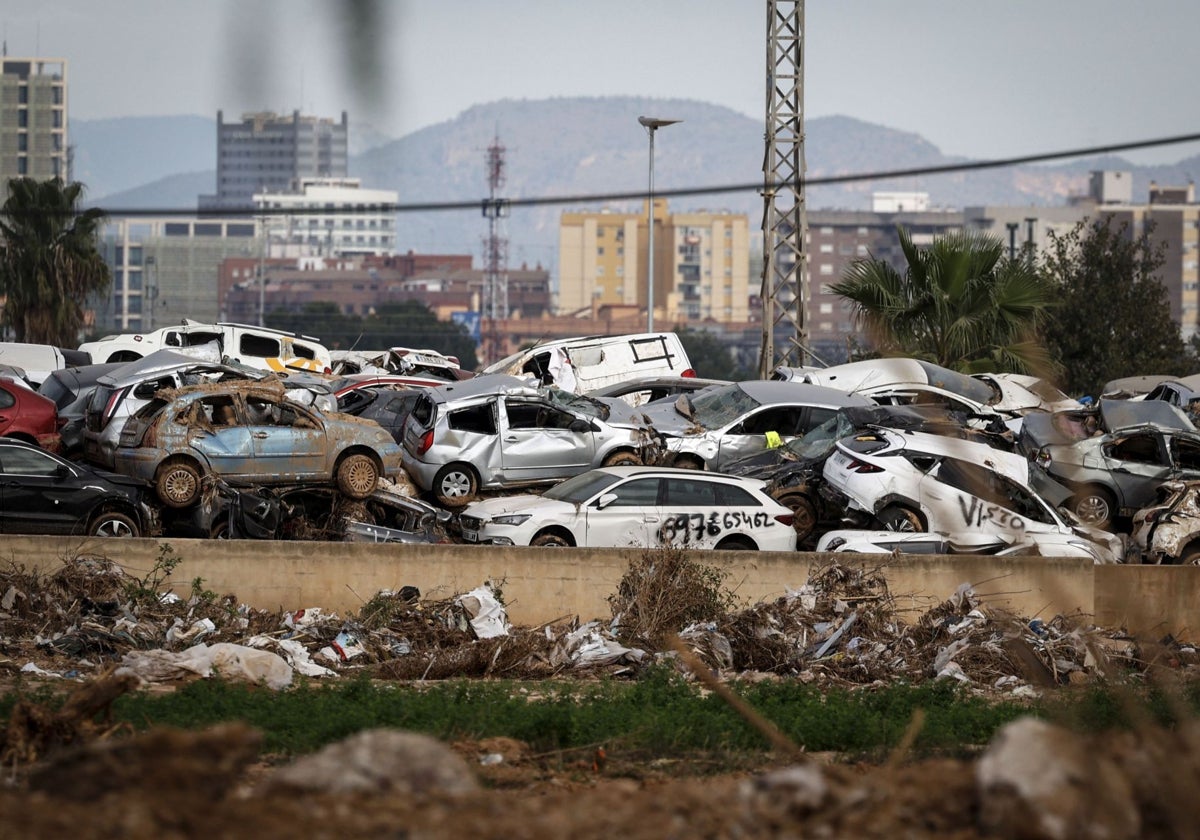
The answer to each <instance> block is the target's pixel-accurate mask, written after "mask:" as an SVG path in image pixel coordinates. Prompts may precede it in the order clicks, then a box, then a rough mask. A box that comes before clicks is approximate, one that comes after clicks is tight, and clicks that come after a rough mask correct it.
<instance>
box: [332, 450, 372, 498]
mask: <svg viewBox="0 0 1200 840" xmlns="http://www.w3.org/2000/svg"><path fill="white" fill-rule="evenodd" d="M378 486H379V467H377V466H376V465H375V459H374V458H372V457H371V456H370V455H364V454H363V453H361V452H356V453H354V454H353V455H347V456H346V457H345V458H343V459H342V460H341V461H340V462H339V463H338V466H337V488H338V490H340V491H341V492H342V494H343V495H345V496H348V497H349V498H351V499H365V498H367V497H368V496H370V495H371V494H372V493H374V492H375V488H376V487H378Z"/></svg>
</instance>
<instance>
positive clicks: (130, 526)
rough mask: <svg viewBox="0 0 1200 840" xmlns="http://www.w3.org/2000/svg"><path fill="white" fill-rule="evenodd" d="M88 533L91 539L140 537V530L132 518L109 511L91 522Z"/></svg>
mask: <svg viewBox="0 0 1200 840" xmlns="http://www.w3.org/2000/svg"><path fill="white" fill-rule="evenodd" d="M88 533H89V534H91V535H92V536H93V537H140V536H141V535H142V533H141V530H140V529H139V528H138V526H137V523H136V522H134V521H133V519H132V518H130V517H128V516H126V515H125V514H123V513H116V512H114V511H109V512H107V513H102V514H100V515H99V516H97V517H96V518H95V519H93V520H92V524H91V527H90V528H88Z"/></svg>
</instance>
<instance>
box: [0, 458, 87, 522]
mask: <svg viewBox="0 0 1200 840" xmlns="http://www.w3.org/2000/svg"><path fill="white" fill-rule="evenodd" d="M93 493H94V491H89V490H88V489H86V488H80V487H79V485H78V482H77V481H76V480H75V474H74V472H73V470H72V469H71V468H70V467H68V466H66V465H65V464H63V463H62V462H61V461H59V460H57V459H56V458H53V457H51V456H50V455H49V454H47V453H45V452H42V451H40V450H37V449H26V448H24V447H15V446H6V447H4V449H3V451H0V533H5V534H28V533H33V534H70V533H71V532H72V531H74V530H76V526H77V525H79V526H80V527H82V525H81V524H80V522H79V520H80V518H81V517H83V516H84V515H86V513H87V511H88V510H89V507H90V505H89V502H90V500H91V498H92V495H93ZM84 524H86V523H84Z"/></svg>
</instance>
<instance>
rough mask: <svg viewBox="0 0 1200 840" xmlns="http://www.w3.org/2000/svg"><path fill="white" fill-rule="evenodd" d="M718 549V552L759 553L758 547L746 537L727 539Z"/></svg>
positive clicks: (718, 545)
mask: <svg viewBox="0 0 1200 840" xmlns="http://www.w3.org/2000/svg"><path fill="white" fill-rule="evenodd" d="M716 548H717V551H758V546H756V545H755V544H754V543H753V542H751V541H750V540H749V539H747V538H746V537H726V538H725V539H723V540H721V541H720V542H719V543H717V546H716Z"/></svg>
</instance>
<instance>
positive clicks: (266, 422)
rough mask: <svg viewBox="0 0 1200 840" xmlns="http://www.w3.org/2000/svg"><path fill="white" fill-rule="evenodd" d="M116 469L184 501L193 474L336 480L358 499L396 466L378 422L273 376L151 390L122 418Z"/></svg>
mask: <svg viewBox="0 0 1200 840" xmlns="http://www.w3.org/2000/svg"><path fill="white" fill-rule="evenodd" d="M116 467H117V471H118V472H122V473H125V474H127V475H133V476H136V477H138V478H142V479H145V480H147V481H151V482H153V483H154V486H155V491H156V493H157V495H158V497H159V499H160V500H161V501H162V502H163V503H164V504H166V505H168V506H169V507H175V508H184V507H188V506H190V505H191V504H193V503H195V502H196V501H197V500H198V499H199V496H200V491H201V482H202V480H203V479H204V478H205V477H207V476H219V477H220V478H222V479H224V480H226V481H228V482H229V483H231V484H262V485H279V484H293V483H296V482H317V483H332V484H336V485H337V487H338V489H339V490H341V491H342V493H344V494H346V495H348V496H351V497H353V498H365V497H366V496H368V495H370V494H371V493H372V492H373V491H374V490H375V489H376V486H377V484H378V480H379V478H380V477H381V476H382V477H387V478H391V477H393V476H399V475H400V470H401V466H400V447H399V446H397V445H396V442H395V441H393V440H392V438H391V435H389V434H388V433H387V432H386V431H385V430H384V429H382V428H380V426H379V424H377V423H372V422H370V421H365V420H360V419H358V418H356V417H350V416H348V415H344V414H337V413H322V412H320V411H317V410H315V409H312V408H309V407H307V406H302V405H299V404H298V403H295V402H292V401H291V400H289V399H288V398H287V396H286V392H285V390H284V386H283V385H282V383H280V382H278V381H267V382H260V383H212V384H207V385H196V386H191V387H188V388H182V389H179V390H176V391H162V392H160V393H159V394H158V395H157V396H156V397H155V398H154V399H153V400H152V401H151V402H150V403H149V404H148V405H147V406H145V407H144V408H143V409H141V410H140V411H139V412H138V413H137V414H135V415H134V416H133V417H131V418H130V419H129V421H128V422H126V424H125V427H124V429H123V430H122V432H121V438H120V446H119V447H118V448H117V454H116Z"/></svg>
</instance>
